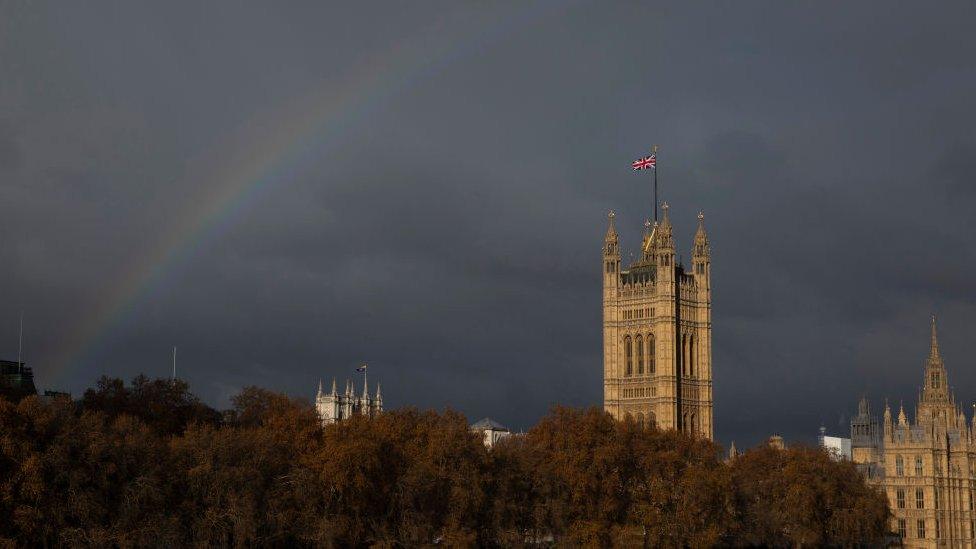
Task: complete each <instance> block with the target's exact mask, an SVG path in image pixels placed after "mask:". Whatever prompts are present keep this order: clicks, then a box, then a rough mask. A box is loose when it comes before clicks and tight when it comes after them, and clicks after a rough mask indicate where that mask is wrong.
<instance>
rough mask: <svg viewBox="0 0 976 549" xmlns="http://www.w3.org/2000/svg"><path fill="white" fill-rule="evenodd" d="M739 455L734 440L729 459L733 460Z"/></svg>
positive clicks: (730, 447)
mask: <svg viewBox="0 0 976 549" xmlns="http://www.w3.org/2000/svg"><path fill="white" fill-rule="evenodd" d="M737 457H739V451H738V450H736V449H735V441H734V440H733V441H732V445H731V446H729V460H733V459H735V458H737Z"/></svg>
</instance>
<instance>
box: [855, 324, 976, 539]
mask: <svg viewBox="0 0 976 549" xmlns="http://www.w3.org/2000/svg"><path fill="white" fill-rule="evenodd" d="M922 379H923V381H922V390H921V392H920V393H919V395H918V404H917V406H916V408H915V417H914V418H913V419H911V420H910V419H909V418H908V416H907V415H906V414H905V408H904V406H902V405H900V406H899V409H898V416H897V417H896V418H894V417H892V414H891V408H890V407H889V406H888V403H887V402H886V403H885V407H884V412H883V414H882V419H881V421H880V427H879V422H878V420H877V418H876V417H875V416H873V415H872V414H871V410H870V406H869V405H868V402H867V399H863V398H862V399H861V402H860V405H859V410H858V414H857V416H855V417H854V418H853V420H852V421H851V446H852V450H853V461H854V462H855V463H858V464H859V466H860V467H861V469H862V470H863V471H864V472H865V474H866V475H867V477H868V480H869V482H873V483H874V484H876V485H878V486H879V487H880V488H881V489H883V490H884V491H885V493H886V494H887V496H888V502H889V504H890V507H891V512H892V514H893V516H892V519H891V529H892V531H893V532H895V533H897V534H899V535H900V536H901V538H902V540H903V543H904V545H905V546H906V547H970V548H972V547H974V546H976V513H974V511H973V503H974V497H976V440H974V438H973V425H972V424H968V423H967V422H966V416H965V414H964V412H963V411H962V409H961V408H960V407H959V406H958V405H957V404H956V400H955V396H954V395H953V394H952V392H951V391H950V390H949V379H948V376H947V374H946V369H945V364H944V363H943V361H942V356H941V354H940V353H939V342H938V338H937V336H936V328H935V317H932V335H931V342H930V348H929V356H928V359H927V360H926V361H925V371H924V374H923V378H922Z"/></svg>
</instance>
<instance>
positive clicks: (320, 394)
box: [315, 378, 322, 398]
mask: <svg viewBox="0 0 976 549" xmlns="http://www.w3.org/2000/svg"><path fill="white" fill-rule="evenodd" d="M320 396H322V378H319V392H318V393H316V395H315V398H318V397H320Z"/></svg>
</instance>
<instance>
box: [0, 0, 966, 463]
mask: <svg viewBox="0 0 976 549" xmlns="http://www.w3.org/2000/svg"><path fill="white" fill-rule="evenodd" d="M326 4H329V3H322V2H312V3H309V5H307V6H300V5H298V4H297V3H290V4H289V5H288V6H279V5H272V4H268V3H263V4H256V5H242V3H241V2H229V3H226V4H222V3H218V2H207V3H204V4H201V3H199V2H191V3H179V2H164V3H155V4H154V5H148V6H147V5H142V6H139V5H137V3H135V2H119V3H112V4H99V3H92V2H85V3H57V5H50V6H47V5H44V3H35V2H27V1H18V0H8V1H5V2H0V204H2V215H0V235H2V237H0V256H2V258H3V264H4V268H3V269H0V356H5V357H10V358H13V357H15V356H16V352H17V319H18V315H19V312H20V311H21V310H23V311H24V315H25V324H26V327H25V357H26V360H27V361H28V362H30V364H31V365H33V366H34V367H35V370H36V374H37V377H38V384H39V385H40V386H42V387H45V388H59V389H66V390H70V391H72V392H74V393H76V394H77V393H80V392H81V391H82V390H83V388H84V387H86V386H89V385H91V384H92V383H93V382H94V380H95V379H96V378H97V377H98V376H99V375H101V374H109V375H113V376H123V377H126V378H129V377H132V376H133V375H135V374H137V373H139V372H145V373H147V374H150V375H158V376H164V375H167V374H168V372H169V367H170V365H169V362H170V347H171V346H172V345H174V344H175V345H178V346H179V356H180V371H181V375H182V376H183V377H185V378H186V379H188V380H189V381H190V382H191V384H192V386H193V388H194V390H195V391H197V392H198V393H199V394H200V395H201V396H202V397H204V398H205V399H206V400H207V401H208V402H210V403H211V404H214V405H217V406H225V405H226V404H227V398H228V396H229V395H232V394H233V393H235V392H236V391H237V390H238V389H239V388H240V387H242V386H244V385H249V384H257V385H262V386H265V387H269V388H273V389H278V390H283V391H287V392H288V393H290V394H293V395H300V396H305V397H311V396H312V393H313V391H314V389H315V385H316V383H317V382H318V379H319V378H320V377H322V378H325V379H326V380H327V382H328V380H331V378H332V377H333V376H336V377H339V378H340V383H341V381H342V379H343V378H345V377H353V376H354V375H355V374H354V372H353V368H354V366H355V364H356V363H357V362H358V361H362V360H368V361H369V362H370V363H371V364H372V369H371V376H372V378H373V379H380V380H382V382H383V386H384V396H385V397H386V401H387V404H388V405H391V406H400V405H411V404H412V405H417V406H421V407H436V408H442V407H445V406H451V407H454V408H457V409H459V410H461V411H462V412H464V413H465V414H467V415H468V417H469V418H471V419H477V418H479V417H481V416H485V415H490V416H492V417H494V418H496V419H497V420H499V421H501V422H502V423H506V424H509V425H510V426H513V427H517V428H523V427H527V426H529V425H531V424H532V423H534V422H535V421H536V419H537V418H539V417H540V415H542V414H543V413H545V411H546V409H547V408H548V407H549V406H551V405H552V404H554V403H565V404H570V405H575V406H582V405H598V404H600V403H601V399H602V394H601V375H602V374H601V357H600V354H599V352H600V339H601V334H600V309H599V299H600V270H599V269H600V244H601V242H602V236H603V233H604V230H605V222H606V212H607V211H608V210H610V209H614V210H616V211H617V214H618V217H617V220H618V228H619V230H620V232H621V236H622V244H623V247H624V248H625V250H626V249H631V250H633V249H635V248H636V246H637V244H638V242H639V234H640V230H641V225H642V222H643V219H644V218H645V217H647V216H649V215H650V212H651V208H652V204H651V201H650V199H649V188H648V184H647V178H646V177H638V176H635V175H634V174H633V173H632V172H631V171H630V169H629V163H630V161H631V160H632V159H633V158H634V157H635V156H637V155H639V154H641V153H642V152H643V151H644V150H646V148H647V147H648V146H650V145H651V144H653V143H658V144H660V145H661V148H662V149H661V153H660V158H661V161H660V162H661V172H660V173H661V185H662V194H663V196H664V198H666V199H667V200H669V201H670V202H671V204H672V217H673V219H674V221H675V223H676V228H677V236H678V239H679V240H678V244H679V246H680V247H681V249H683V250H686V251H687V250H688V249H689V246H690V240H691V236H692V234H693V232H694V227H695V214H696V213H697V211H698V210H699V209H703V210H704V211H705V213H706V224H707V227H708V229H709V234H710V237H711V240H712V248H713V253H714V263H713V272H714V275H713V276H714V288H715V290H714V292H715V296H714V299H715V301H714V362H715V366H714V375H715V406H716V416H715V417H716V435H717V438H718V439H719V440H720V441H722V442H725V443H727V442H728V441H729V440H731V439H735V440H737V441H739V442H740V443H743V442H744V443H746V444H751V443H754V442H756V441H757V440H759V439H760V438H762V437H765V436H768V435H769V434H771V433H780V434H783V435H785V436H786V437H787V438H790V439H805V440H812V437H813V436H814V435H815V433H816V429H817V427H818V426H819V424H820V422H821V421H823V422H824V423H825V424H826V425H827V426H828V428H830V430H831V431H842V430H843V429H842V428H841V427H840V424H839V421H840V420H841V417H842V416H844V417H847V415H848V414H849V412H850V410H852V409H853V407H854V405H855V401H856V399H857V398H858V396H859V395H860V394H861V393H862V392H864V391H866V392H867V394H868V395H869V396H870V397H872V398H873V399H874V401H875V405H876V407H880V404H881V401H882V399H883V398H884V397H885V396H888V397H889V398H891V399H892V400H893V401H895V402H897V401H898V400H899V399H904V401H905V402H906V405H908V404H912V403H913V402H914V399H915V394H916V387H917V386H918V384H919V382H920V377H921V367H922V361H923V359H924V358H925V356H926V352H927V345H928V317H929V315H930V314H931V313H932V312H935V313H937V314H938V315H939V317H940V327H941V331H940V333H941V342H942V349H943V351H944V356H945V359H946V364H947V367H948V369H949V375H950V379H951V382H952V383H953V385H954V387H955V390H956V395H957V398H958V399H959V400H960V401H961V402H963V403H965V404H966V405H967V406H968V404H969V403H971V402H972V401H973V400H974V399H976V371H974V370H973V368H972V364H973V359H972V357H973V356H976V338H974V337H973V326H974V322H976V277H974V273H976V253H974V245H973V242H972V240H973V238H974V233H976V230H974V229H976V227H974V224H976V223H974V214H976V184H974V181H976V132H974V129H973V128H974V125H976V124H974V123H976V114H974V104H973V101H974V97H976V34H974V33H973V32H972V22H973V21H974V20H976V8H974V5H973V4H972V3H971V2H965V3H958V4H953V3H938V4H933V5H925V6H921V5H920V4H918V3H904V4H893V3H890V2H879V3H873V4H872V3H857V4H856V5H853V6H852V5H849V4H840V3H838V4H835V5H833V6H825V5H823V4H816V5H812V4H811V5H810V6H809V7H800V8H797V7H791V6H785V5H782V4H781V3H763V4H748V3H740V2H737V3H734V4H733V3H724V4H710V5H697V6H683V7H680V8H675V7H673V6H665V5H661V6H653V5H648V4H647V3H629V2H628V3H607V2H574V3H567V2H544V3H538V4H534V5H532V6H528V5H527V3H524V2H513V3H510V4H507V5H506V4H502V3H493V4H492V5H491V6H484V5H481V4H482V3H459V2H445V3H441V4H435V3H416V2H410V3H396V4H392V5H387V4H378V3H371V2H361V3H355V4H356V5H355V7H346V8H343V9H341V10H340V9H337V8H335V7H334V4H329V5H326ZM422 4H423V6H422ZM255 166H256V167H255ZM241 190H244V191H247V192H244V193H242V194H239V193H238V191H241ZM222 193H224V194H222ZM215 195H216V196H217V197H218V198H216V199H215V198H212V197H213V196H215ZM221 196H227V197H229V198H220V197H221ZM167 243H169V244H167ZM167 245H171V246H170V248H167ZM155 250H170V251H173V252H174V253H172V254H171V255H166V254H163V253H157V252H156V251H155ZM133 273H134V274H133ZM133 280H134V281H135V282H133ZM133 288H134V289H133ZM120 296H121V297H120ZM113 300H118V303H117V305H120V307H116V303H115V301H113ZM76 340H77V341H76Z"/></svg>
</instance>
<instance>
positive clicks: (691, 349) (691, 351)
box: [688, 335, 695, 377]
mask: <svg viewBox="0 0 976 549" xmlns="http://www.w3.org/2000/svg"><path fill="white" fill-rule="evenodd" d="M688 375H689V376H691V377H695V336H694V335H690V336H688Z"/></svg>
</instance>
